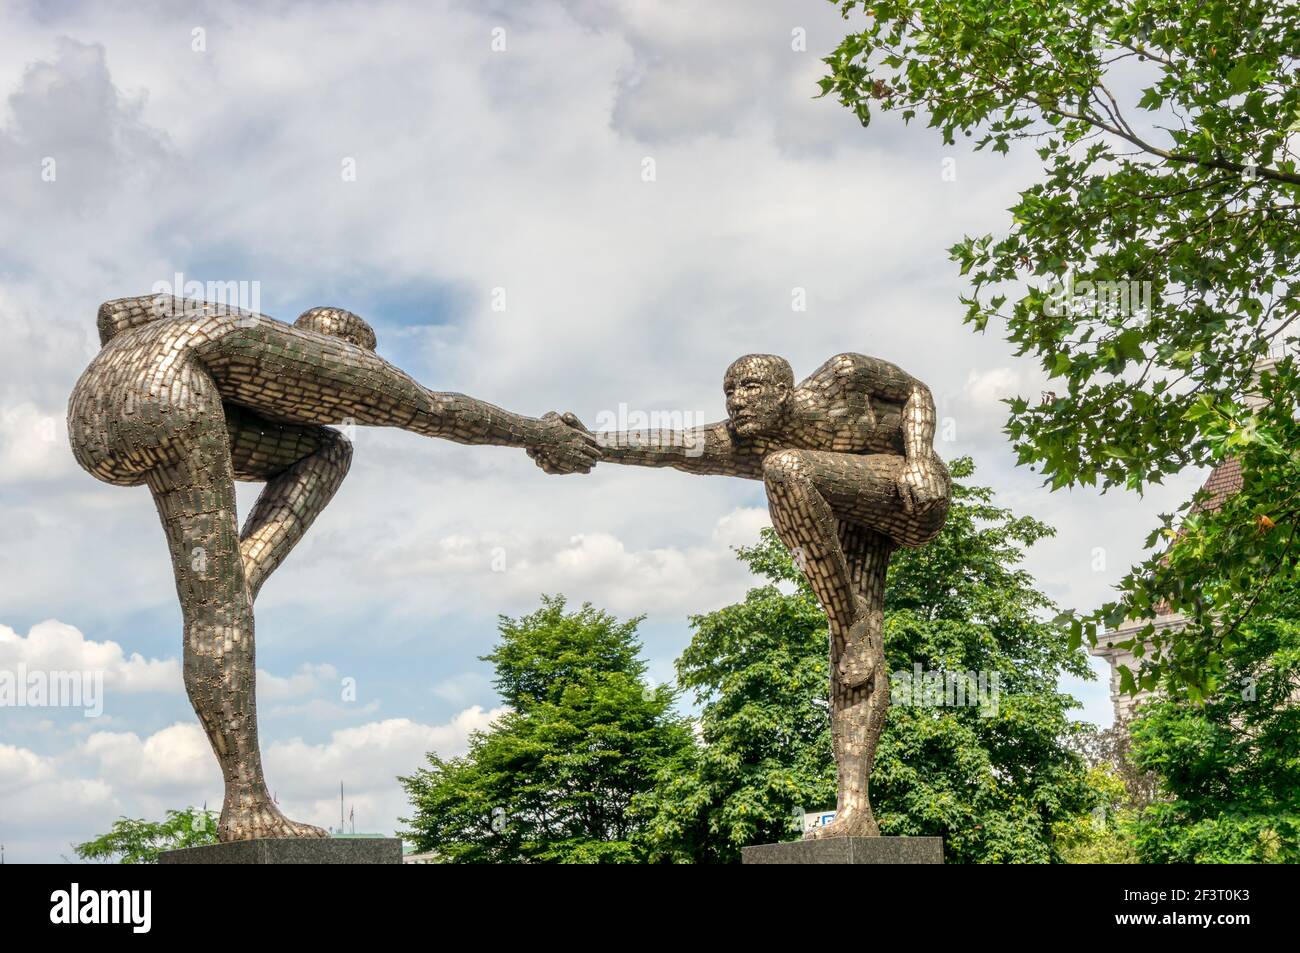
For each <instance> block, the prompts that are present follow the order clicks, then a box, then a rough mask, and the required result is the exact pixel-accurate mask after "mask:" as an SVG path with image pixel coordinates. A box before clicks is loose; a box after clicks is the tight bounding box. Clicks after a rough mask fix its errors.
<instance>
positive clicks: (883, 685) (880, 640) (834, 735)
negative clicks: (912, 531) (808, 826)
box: [810, 523, 895, 837]
mask: <svg viewBox="0 0 1300 953" xmlns="http://www.w3.org/2000/svg"><path fill="white" fill-rule="evenodd" d="M840 541H841V546H842V547H843V549H844V553H845V555H846V558H847V560H848V563H849V568H850V572H851V574H852V579H853V589H854V594H855V596H856V597H857V598H858V599H859V600H860V601H861V603H862V605H863V606H864V607H865V611H864V613H863V614H862V615H861V616H860V617H859V618H858V620H857V621H856V622H855V623H854V624H853V625H852V626H850V627H849V629H848V631H847V632H845V633H843V636H842V638H839V639H837V638H835V637H832V638H831V643H830V660H831V695H830V708H831V744H832V747H833V749H834V752H835V764H836V772H837V777H838V781H839V784H838V789H837V790H838V796H837V800H836V808H835V820H834V821H833V822H831V823H830V824H828V825H827V826H825V827H822V828H817V829H816V830H814V831H812V832H811V834H810V837H835V836H840V835H843V836H855V837H874V836H876V835H878V834H879V833H880V828H879V827H878V826H877V824H876V819H875V815H874V814H873V813H872V811H871V799H870V791H869V782H870V780H871V770H872V767H873V766H874V764H875V761H876V746H877V745H878V744H879V742H880V735H881V732H883V731H884V729H885V717H886V714H887V712H888V708H889V684H888V682H889V679H888V675H887V673H886V668H885V645H884V622H885V577H886V575H887V573H888V570H889V557H890V554H891V553H892V552H893V551H894V549H895V546H894V543H893V542H891V541H890V540H889V539H887V538H886V537H883V536H881V535H880V534H878V533H874V532H872V531H871V530H869V529H867V528H866V527H862V526H856V525H853V524H846V523H841V524H840ZM846 659H859V660H861V661H860V662H858V663H857V664H856V666H855V665H852V664H848V665H846V664H845V660H846ZM855 667H856V668H865V669H866V670H867V671H868V672H869V675H868V676H867V678H866V681H865V682H862V683H857V684H850V683H849V682H848V680H847V679H846V678H845V677H844V675H843V674H842V673H843V672H845V671H846V670H848V671H851V670H853V669H854V668H855Z"/></svg>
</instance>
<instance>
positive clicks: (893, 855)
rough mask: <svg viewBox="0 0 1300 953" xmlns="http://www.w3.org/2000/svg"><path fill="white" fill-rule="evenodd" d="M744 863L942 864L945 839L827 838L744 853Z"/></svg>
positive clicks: (769, 846) (750, 850)
mask: <svg viewBox="0 0 1300 953" xmlns="http://www.w3.org/2000/svg"><path fill="white" fill-rule="evenodd" d="M740 854H741V861H740V862H741V863H742V864H942V863H943V838H942V837H828V838H826V839H825V840H796V841H790V842H788V843H785V844H760V845H759V846H757V847H745V848H743V849H742V850H741V852H740Z"/></svg>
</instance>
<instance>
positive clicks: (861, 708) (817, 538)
mask: <svg viewBox="0 0 1300 953" xmlns="http://www.w3.org/2000/svg"><path fill="white" fill-rule="evenodd" d="M903 465H904V460H903V458H902V457H899V456H894V455H885V454H879V455H851V454H838V453H829V452H824V451H810V450H783V451H779V452H777V453H773V454H771V455H770V456H768V457H767V459H766V460H764V464H763V476H764V483H765V485H766V487H767V495H768V506H769V509H770V511H771V514H772V524H773V526H774V527H775V528H776V531H777V535H778V536H780V537H781V541H782V542H784V543H785V544H786V546H788V547H789V548H790V550H791V551H792V553H794V555H795V559H796V562H798V564H799V566H800V568H801V569H802V570H803V573H804V575H805V576H806V577H807V579H808V582H809V585H810V586H811V587H812V589H813V592H814V593H815V594H816V595H817V599H818V601H819V602H820V603H821V605H822V608H823V609H824V610H825V611H826V616H827V619H828V621H829V623H830V661H831V698H830V702H831V735H832V742H833V745H834V748H835V759H836V763H837V766H838V772H839V789H838V790H839V795H838V804H837V810H836V818H835V821H834V822H832V823H831V824H829V825H827V826H826V827H824V828H819V829H818V830H816V831H814V832H812V833H811V834H810V836H813V837H834V836H849V835H851V836H873V835H876V834H879V832H880V831H879V828H878V827H877V825H876V821H875V818H874V817H873V816H872V813H871V804H870V800H869V798H868V781H869V779H870V776H871V768H872V765H873V763H874V760H875V754H876V745H877V743H878V741H879V739H880V734H881V732H882V731H883V730H884V725H885V715H886V711H887V707H888V704H889V690H888V684H887V676H886V674H885V672H884V667H885V666H884V645H883V627H884V594H885V578H886V574H887V571H888V566H889V556H890V554H891V553H892V552H893V550H894V549H895V548H896V547H897V546H898V545H900V544H901V545H920V544H921V543H923V542H925V541H926V540H927V539H929V538H930V537H931V536H933V535H934V533H936V532H938V530H939V528H940V527H942V525H943V520H944V517H945V515H946V503H944V504H940V505H936V506H934V507H932V508H930V509H928V510H926V511H925V512H924V513H910V514H909V513H906V512H905V511H904V510H903V507H902V500H901V499H900V497H899V496H898V491H897V488H896V485H895V481H896V480H897V477H898V473H899V472H900V471H901V469H902V467H903ZM841 521H842V522H841Z"/></svg>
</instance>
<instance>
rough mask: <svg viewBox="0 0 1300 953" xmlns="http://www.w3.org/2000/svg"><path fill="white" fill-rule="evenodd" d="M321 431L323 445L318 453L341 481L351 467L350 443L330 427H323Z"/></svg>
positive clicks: (338, 431)
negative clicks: (323, 434) (323, 440)
mask: <svg viewBox="0 0 1300 953" xmlns="http://www.w3.org/2000/svg"><path fill="white" fill-rule="evenodd" d="M323 430H324V433H325V444H324V446H322V447H321V449H320V451H319V453H320V456H321V457H322V458H323V459H325V460H326V461H327V462H328V463H329V466H330V469H331V470H334V471H336V472H337V473H338V477H339V479H340V480H341V479H343V477H345V476H347V473H348V470H349V469H350V468H351V467H352V441H351V440H349V439H348V438H347V437H346V436H345V435H344V434H343V432H342V431H340V430H335V429H334V428H332V427H325V428H323Z"/></svg>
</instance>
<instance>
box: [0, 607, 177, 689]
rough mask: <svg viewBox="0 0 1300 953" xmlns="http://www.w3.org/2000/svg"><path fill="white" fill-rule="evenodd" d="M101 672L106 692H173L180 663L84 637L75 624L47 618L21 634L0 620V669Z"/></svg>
mask: <svg viewBox="0 0 1300 953" xmlns="http://www.w3.org/2000/svg"><path fill="white" fill-rule="evenodd" d="M19 665H23V666H25V668H26V669H27V670H28V671H41V672H97V673H103V678H104V687H105V689H107V690H108V691H110V692H123V693H135V692H179V691H180V690H181V667H180V663H179V662H178V661H177V660H176V659H146V658H144V657H143V656H141V655H140V654H139V653H138V652H132V653H131V654H130V655H129V656H128V655H127V654H126V652H125V651H123V649H122V646H121V645H119V644H118V643H116V642H112V641H105V642H96V641H94V640H93V639H87V638H86V637H85V636H84V635H83V634H82V633H81V630H80V629H78V628H76V627H75V626H71V625H67V624H66V623H63V622H59V621H58V620H57V619H47V620H45V621H44V622H38V623H37V624H36V625H34V626H32V627H31V628H30V629H29V630H28V632H27V635H26V637H24V636H21V635H19V634H18V633H17V632H15V631H14V630H13V629H11V628H9V627H8V626H6V625H0V669H7V670H11V671H12V670H16V669H17V666H19Z"/></svg>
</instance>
